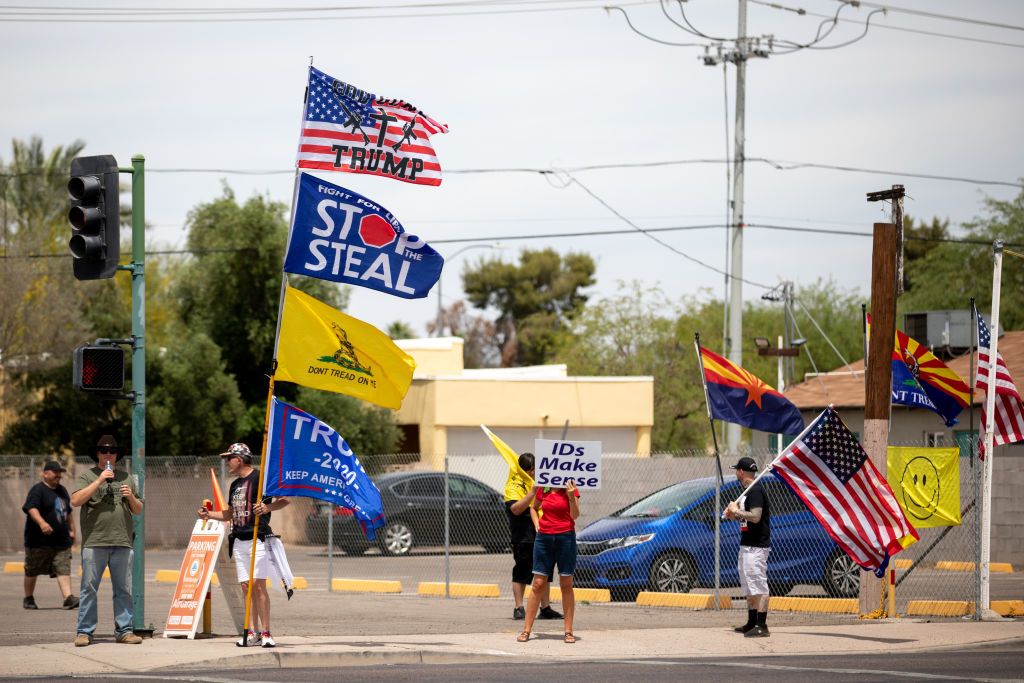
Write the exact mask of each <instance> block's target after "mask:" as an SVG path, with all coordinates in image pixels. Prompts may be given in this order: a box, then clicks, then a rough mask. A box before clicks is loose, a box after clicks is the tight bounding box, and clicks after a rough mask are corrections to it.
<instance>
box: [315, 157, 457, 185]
mask: <svg viewBox="0 0 1024 683" xmlns="http://www.w3.org/2000/svg"><path fill="white" fill-rule="evenodd" d="M298 167H299V168H308V169H310V170H313V171H337V170H338V167H337V166H335V165H334V162H333V161H313V160H300V161H299V163H298ZM361 173H364V174H366V175H378V176H382V177H385V178H393V177H394V176H392V175H390V174H387V173H382V172H380V171H361ZM399 180H401V178H399ZM406 182H412V181H406ZM415 182H416V183H417V184H420V185H440V184H441V178H440V177H434V178H430V177H429V176H428V175H426V174H423V173H421V174H419V175H417V176H416V181H415Z"/></svg>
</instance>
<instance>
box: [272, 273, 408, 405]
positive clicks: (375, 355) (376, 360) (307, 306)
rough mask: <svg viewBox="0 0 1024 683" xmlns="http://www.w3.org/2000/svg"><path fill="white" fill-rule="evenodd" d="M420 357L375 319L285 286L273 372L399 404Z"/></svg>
mask: <svg viewBox="0 0 1024 683" xmlns="http://www.w3.org/2000/svg"><path fill="white" fill-rule="evenodd" d="M415 368H416V362H415V361H414V360H413V359H412V356H410V355H409V354H407V353H406V352H405V351H403V350H402V349H400V348H398V346H396V345H395V343H394V342H393V341H391V339H390V338H389V337H388V336H387V335H386V334H384V333H383V332H381V331H380V330H378V329H377V328H376V327H374V326H373V325H370V324H368V323H364V322H363V321H362V320H359V319H357V318H353V317H352V316H350V315H345V314H344V313H342V312H341V311H339V310H337V309H334V308H331V307H330V306H328V305H327V304H325V303H324V302H322V301H320V300H319V299H316V298H314V297H312V296H310V295H309V294H306V293H305V292H301V291H299V290H297V289H293V288H292V287H287V289H286V291H285V296H284V310H283V311H282V312H281V337H280V339H279V341H278V346H277V372H276V373H275V377H276V378H277V379H279V380H282V381H285V382H295V383H296V384H301V385H302V386H306V387H312V388H314V389H322V390H324V391H333V392H336V393H339V394H348V395H349V396H355V397H356V398H360V399H362V400H364V401H369V402H370V403H374V404H376V405H379V406H382V407H384V408H392V409H394V410H398V409H399V408H401V407H402V399H403V398H405V394H406V392H408V391H409V385H410V384H412V371H413V370H414V369H415Z"/></svg>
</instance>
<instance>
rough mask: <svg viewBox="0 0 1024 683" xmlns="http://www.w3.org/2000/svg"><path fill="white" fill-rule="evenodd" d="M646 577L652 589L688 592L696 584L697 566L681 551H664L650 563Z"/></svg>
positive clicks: (661, 591) (659, 591) (666, 591)
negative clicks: (649, 569)
mask: <svg viewBox="0 0 1024 683" xmlns="http://www.w3.org/2000/svg"><path fill="white" fill-rule="evenodd" d="M648 578H649V579H650V587H651V590H652V591H657V592H658V593H689V592H690V589H691V588H693V587H694V586H696V585H697V566H696V565H695V564H694V563H693V560H692V559H690V557H688V556H687V555H684V554H683V553H680V552H670V553H665V554H664V555H660V556H659V557H658V558H657V559H656V560H654V562H653V563H652V564H651V571H650V573H649V575H648Z"/></svg>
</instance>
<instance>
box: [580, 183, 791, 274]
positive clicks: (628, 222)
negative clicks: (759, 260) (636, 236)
mask: <svg viewBox="0 0 1024 683" xmlns="http://www.w3.org/2000/svg"><path fill="white" fill-rule="evenodd" d="M566 175H567V176H568V178H569V180H570V181H571V183H572V184H574V185H578V186H579V187H580V188H581V189H582V190H583V191H584V192H586V193H587V194H588V195H590V196H591V197H592V198H593V199H595V200H596V201H597V202H598V203H599V204H601V206H603V207H605V208H606V209H608V210H609V211H611V212H612V213H613V214H615V215H616V216H618V217H619V218H620V219H622V221H623V222H624V223H626V225H629V226H630V227H632V228H633V229H634V230H636V231H637V232H639V233H641V234H643V235H644V236H645V237H647V238H648V239H650V240H653V241H654V242H657V243H658V244H660V245H661V246H663V247H665V248H666V249H668V250H669V251H671V252H672V253H674V254H678V255H679V256H682V257H683V258H684V259H686V260H688V261H691V262H693V263H696V264H697V265H699V266H702V267H704V268H707V269H708V270H711V271H714V272H716V273H719V274H720V275H724V276H726V277H727V278H731V279H732V280H739V281H740V282H745V283H747V284H748V285H752V286H754V287H760V288H762V289H771V287H770V286H768V285H764V284H761V283H760V282H753V281H752V280H747V279H746V278H742V277H737V276H735V275H733V274H732V273H729V272H727V271H724V270H722V269H721V268H716V267H715V266H713V265H711V264H710V263H705V262H704V261H701V260H700V259H699V258H696V257H694V256H690V255H689V254H687V253H686V252H684V251H682V250H680V249H677V248H676V247H674V246H672V245H671V244H669V243H668V242H665V241H663V240H660V239H658V238H657V237H655V236H654V235H652V234H651V232H653V231H651V230H646V229H644V228H641V227H640V226H639V225H637V224H636V223H634V222H633V221H631V220H629V219H628V218H626V217H625V216H624V215H622V214H621V213H619V212H618V211H617V210H616V209H615V208H614V207H613V206H612V205H611V204H609V203H608V202H606V201H605V200H603V199H601V197H599V196H598V195H597V194H596V193H594V192H593V191H592V190H591V189H590V188H589V187H587V186H586V185H584V184H583V183H581V182H580V181H579V180H578V179H577V178H576V177H575V176H573V175H572V174H570V173H566Z"/></svg>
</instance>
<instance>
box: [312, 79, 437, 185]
mask: <svg viewBox="0 0 1024 683" xmlns="http://www.w3.org/2000/svg"><path fill="white" fill-rule="evenodd" d="M447 132H448V126H446V125H445V124H443V123H438V122H437V121H435V120H434V119H432V118H430V117H429V116H427V115H426V114H424V113H423V112H422V111H420V110H419V109H417V108H416V107H415V106H413V105H411V104H409V103H408V102H406V101H404V100H396V99H385V98H381V97H378V96H377V95H374V94H373V93H370V92H366V91H365V90H360V89H359V88H357V87H355V86H354V85H350V84H348V83H345V82H343V81H339V80H337V79H336V78H333V77H331V76H328V75H327V74H325V73H324V72H322V71H320V70H318V69H315V68H313V67H309V82H308V85H307V90H306V107H305V110H304V112H303V117H302V135H301V136H300V137H299V154H298V159H297V161H296V165H297V166H298V167H299V168H308V169H313V170H318V171H344V172H347V173H368V174H371V175H378V176H383V177H385V178H394V179H396V180H401V181H404V182H407V183H415V184H418V185H440V184H441V165H440V164H439V163H438V161H437V155H436V154H435V153H434V148H433V147H432V146H431V145H430V136H431V135H434V134H435V133H447Z"/></svg>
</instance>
